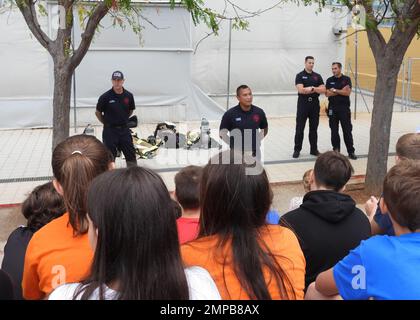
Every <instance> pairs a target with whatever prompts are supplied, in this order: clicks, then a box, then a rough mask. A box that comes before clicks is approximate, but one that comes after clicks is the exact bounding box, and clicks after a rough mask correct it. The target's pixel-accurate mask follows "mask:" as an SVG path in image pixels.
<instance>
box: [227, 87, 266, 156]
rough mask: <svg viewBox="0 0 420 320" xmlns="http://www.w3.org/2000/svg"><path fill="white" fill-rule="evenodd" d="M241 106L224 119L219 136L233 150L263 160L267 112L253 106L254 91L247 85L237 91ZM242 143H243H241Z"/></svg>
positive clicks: (232, 110)
mask: <svg viewBox="0 0 420 320" xmlns="http://www.w3.org/2000/svg"><path fill="white" fill-rule="evenodd" d="M236 98H237V99H238V101H239V104H238V105H237V106H235V107H233V108H230V109H229V110H228V111H226V112H225V114H224V115H223V117H222V121H221V122H220V128H219V135H220V138H221V139H222V140H223V141H224V142H226V143H227V144H228V145H229V146H230V148H231V149H235V150H238V151H240V152H242V153H243V154H245V153H248V154H249V155H252V156H253V157H256V158H257V159H258V160H260V159H261V149H260V145H261V140H262V139H264V137H265V136H266V135H267V133H268V122H267V117H266V116H265V112H264V111H263V110H262V109H261V108H258V107H257V106H254V105H253V104H252V91H251V89H250V88H249V87H248V86H247V85H241V86H239V87H238V89H236ZM240 142H241V143H240Z"/></svg>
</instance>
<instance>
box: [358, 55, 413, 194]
mask: <svg viewBox="0 0 420 320" xmlns="http://www.w3.org/2000/svg"><path fill="white" fill-rule="evenodd" d="M390 51H391V50H388V54H386V55H383V56H381V58H379V57H377V59H376V65H377V68H376V70H377V77H376V85H375V94H374V99H373V110H372V120H371V127H370V142H369V157H368V163H367V170H366V181H365V188H366V189H367V190H368V191H369V192H370V193H371V194H374V195H379V194H380V193H381V192H382V183H383V180H384V177H385V175H386V172H387V162H388V150H389V141H390V133H391V121H392V112H393V107H394V97H395V91H396V88H397V81H398V72H399V69H400V65H401V61H402V59H403V57H404V52H405V51H403V52H395V51H394V52H392V53H391V52H390Z"/></svg>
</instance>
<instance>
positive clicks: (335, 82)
mask: <svg viewBox="0 0 420 320" xmlns="http://www.w3.org/2000/svg"><path fill="white" fill-rule="evenodd" d="M345 86H350V88H351V79H350V78H349V77H347V76H345V75H342V76H341V77H339V78H337V77H334V76H332V77H330V78H328V79H327V84H326V85H325V87H326V88H327V89H332V88H334V89H338V90H341V89H343V88H344V87H345ZM328 101H329V102H330V105H331V106H344V107H350V97H346V96H342V95H337V96H334V97H328Z"/></svg>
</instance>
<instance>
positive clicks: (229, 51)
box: [226, 19, 232, 110]
mask: <svg viewBox="0 0 420 320" xmlns="http://www.w3.org/2000/svg"><path fill="white" fill-rule="evenodd" d="M231 55H232V19H229V49H228V74H227V92H226V110H228V109H229V92H230V57H231Z"/></svg>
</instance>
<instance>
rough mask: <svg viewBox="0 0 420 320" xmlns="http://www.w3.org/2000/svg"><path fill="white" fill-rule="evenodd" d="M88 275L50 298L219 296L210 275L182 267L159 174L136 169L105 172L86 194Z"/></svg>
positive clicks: (171, 211)
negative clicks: (90, 254)
mask: <svg viewBox="0 0 420 320" xmlns="http://www.w3.org/2000/svg"><path fill="white" fill-rule="evenodd" d="M88 212H89V214H88V218H89V240H90V243H91V246H92V248H94V249H95V255H94V261H93V264H92V269H91V275H90V277H88V278H87V280H86V281H83V282H82V283H73V284H66V285H64V286H61V287H59V288H57V289H56V290H55V291H54V292H53V293H52V294H51V295H50V297H49V298H50V299H82V300H87V299H92V300H93V299H100V300H104V299H105V300H108V299H113V300H134V299H136V300H137V299H143V300H155V299H159V300H161V299H164V300H167V299H170V300H172V299H177V300H186V299H220V295H219V292H218V290H217V287H216V285H215V283H214V281H213V280H212V278H211V277H210V275H209V273H208V272H207V271H206V270H204V269H203V268H200V267H192V268H187V269H184V266H183V264H182V260H181V255H180V249H179V244H178V233H177V227H176V217H175V214H174V206H173V203H172V200H171V198H170V195H169V192H168V189H167V188H166V186H165V184H164V182H163V180H162V178H161V177H160V176H159V175H158V174H157V173H155V172H153V171H151V170H149V169H144V168H140V167H132V168H128V169H119V170H113V171H110V172H106V173H104V174H102V175H100V176H99V177H97V178H96V179H95V180H94V181H93V182H92V185H91V187H90V189H89V195H88Z"/></svg>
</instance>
